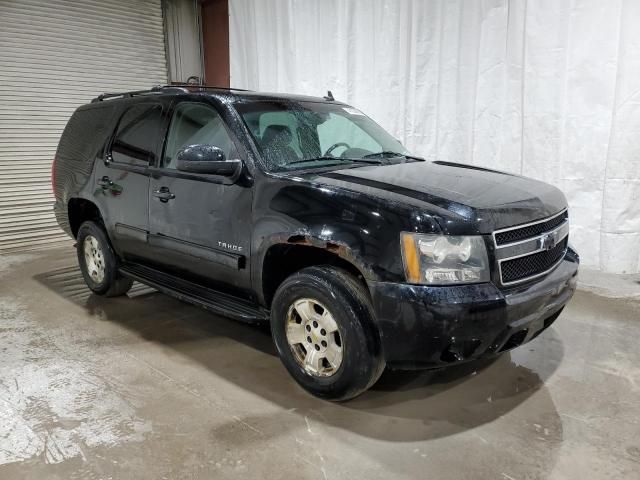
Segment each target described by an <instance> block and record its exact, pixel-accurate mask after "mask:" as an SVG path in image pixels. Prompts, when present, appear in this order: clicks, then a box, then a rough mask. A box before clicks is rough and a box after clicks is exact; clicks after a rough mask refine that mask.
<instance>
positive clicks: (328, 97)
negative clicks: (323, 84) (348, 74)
mask: <svg viewBox="0 0 640 480" xmlns="http://www.w3.org/2000/svg"><path fill="white" fill-rule="evenodd" d="M323 98H324V99H325V100H329V101H330V102H333V101H335V98H333V93H331V90H327V96H326V97H323Z"/></svg>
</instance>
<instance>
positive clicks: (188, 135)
mask: <svg viewBox="0 0 640 480" xmlns="http://www.w3.org/2000/svg"><path fill="white" fill-rule="evenodd" d="M195 144H207V145H214V146H216V147H218V148H220V149H221V150H222V151H223V152H224V154H225V158H227V159H234V158H238V148H237V147H236V144H235V143H234V141H233V139H232V135H231V133H230V131H229V130H228V128H227V126H226V125H225V122H224V121H223V119H222V117H221V116H220V115H219V114H218V112H217V111H216V110H215V109H214V108H213V106H211V105H209V104H205V103H198V102H189V101H183V102H180V103H178V104H177V105H176V106H175V108H174V111H173V114H172V118H171V123H170V125H169V131H168V134H167V139H166V144H165V151H164V154H163V156H162V158H161V161H160V164H159V165H158V168H157V169H154V170H153V173H152V176H151V181H150V186H149V227H150V228H149V244H150V246H151V247H152V251H154V252H155V253H154V254H155V257H156V258H155V260H154V262H155V263H156V264H158V265H160V266H161V267H162V268H163V269H165V270H168V271H170V272H173V273H176V274H178V275H180V276H181V277H183V278H189V279H191V280H194V281H196V282H198V283H202V284H206V285H208V286H211V287H213V288H221V289H223V290H232V291H235V290H238V291H239V290H248V289H249V288H250V275H249V262H248V261H247V260H248V257H249V254H250V252H249V249H250V245H251V242H250V235H251V222H250V215H251V198H252V189H251V187H247V186H241V185H238V184H233V185H229V184H225V183H224V182H223V178H221V177H218V176H216V175H208V174H194V173H187V172H181V171H179V170H177V169H176V155H177V153H178V151H179V150H180V149H181V148H183V147H186V146H188V145H195Z"/></svg>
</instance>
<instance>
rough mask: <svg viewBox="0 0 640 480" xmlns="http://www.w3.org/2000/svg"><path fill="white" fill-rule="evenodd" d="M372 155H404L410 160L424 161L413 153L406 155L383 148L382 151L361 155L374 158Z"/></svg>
mask: <svg viewBox="0 0 640 480" xmlns="http://www.w3.org/2000/svg"><path fill="white" fill-rule="evenodd" d="M374 157H404V158H408V159H410V160H419V161H421V162H424V158H422V157H416V156H414V155H407V154H406V153H399V152H392V151H390V150H385V151H382V152H376V153H370V154H368V155H365V156H363V157H362V158H374Z"/></svg>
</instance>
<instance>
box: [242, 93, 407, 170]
mask: <svg viewBox="0 0 640 480" xmlns="http://www.w3.org/2000/svg"><path fill="white" fill-rule="evenodd" d="M234 106H235V108H236V110H237V111H238V113H240V116H241V117H242V118H243V120H244V122H245V124H246V125H247V127H248V128H249V131H250V132H251V135H252V136H253V138H254V140H255V142H256V144H257V146H258V148H259V150H260V152H261V154H262V158H263V159H264V164H265V167H266V169H267V170H269V171H271V172H282V171H290V170H298V169H303V168H318V167H327V166H332V165H338V166H340V165H344V164H358V163H362V164H375V163H382V162H383V161H384V159H385V158H393V157H399V156H402V155H405V154H408V152H407V150H406V149H405V148H404V147H403V146H402V144H401V143H400V142H399V141H398V140H396V139H395V138H393V137H392V136H391V135H390V134H389V133H387V132H386V131H385V130H384V129H383V128H382V127H381V126H380V125H378V124H377V123H375V122H374V121H373V120H371V119H370V118H369V117H367V116H366V115H364V114H363V113H362V112H360V111H359V110H357V109H355V108H352V107H349V106H346V105H336V104H332V103H320V102H292V101H269V102H266V101H265V102H247V103H236V104H235V105H234Z"/></svg>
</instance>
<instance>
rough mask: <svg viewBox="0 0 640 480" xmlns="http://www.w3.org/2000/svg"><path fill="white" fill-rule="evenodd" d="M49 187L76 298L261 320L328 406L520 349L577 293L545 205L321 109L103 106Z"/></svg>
mask: <svg viewBox="0 0 640 480" xmlns="http://www.w3.org/2000/svg"><path fill="white" fill-rule="evenodd" d="M53 186H54V192H55V197H56V203H55V213H56V217H57V219H58V222H59V223H60V225H61V226H62V228H63V229H64V230H65V231H66V232H67V233H68V234H69V235H71V236H73V237H74V238H75V239H76V240H77V251H78V261H79V263H80V267H81V269H82V272H83V275H84V278H85V280H86V282H87V285H88V286H89V288H91V290H93V291H94V292H95V293H97V294H100V295H107V296H113V295H121V294H124V293H125V292H127V290H128V289H129V288H130V287H131V283H132V281H133V280H138V281H140V282H143V283H145V284H148V285H150V286H152V287H155V288H156V289H158V290H160V291H161V292H165V293H168V294H170V295H174V296H176V297H177V298H179V299H182V300H185V301H187V302H192V303H195V304H198V305H201V306H203V307H205V308H207V309H209V310H211V311H213V312H216V313H218V314H222V315H226V316H229V317H232V318H236V319H238V320H242V321H246V322H270V323H271V331H272V334H273V339H274V342H275V345H276V347H277V350H278V353H279V354H280V358H281V359H282V362H283V363H284V365H285V366H286V368H287V369H288V370H289V373H290V374H291V375H292V376H293V377H294V378H295V379H296V381H297V382H298V383H299V384H300V385H302V387H304V388H305V389H307V390H308V391H310V392H312V393H313V394H315V395H318V396H320V397H323V398H326V399H331V400H346V399H349V398H352V397H354V396H356V395H358V394H359V393H361V392H363V391H364V390H366V389H367V388H369V387H370V386H371V385H372V384H373V383H374V382H375V381H376V380H377V379H378V377H379V376H380V374H381V373H382V371H383V369H384V368H385V366H386V365H389V366H390V367H395V368H433V367H441V366H445V365H450V364H455V363H459V362H464V361H467V360H470V359H475V358H480V357H490V356H493V355H497V354H498V353H500V352H504V351H507V350H509V349H512V348H514V347H517V346H518V345H521V344H523V343H525V342H528V341H529V340H531V339H533V338H535V337H536V335H538V334H540V332H542V331H543V330H544V329H545V328H547V327H548V326H549V325H551V323H552V322H553V321H554V320H555V319H556V318H557V317H558V315H559V314H560V312H561V311H562V309H563V307H564V306H565V304H566V303H567V302H568V301H569V299H570V298H571V296H572V294H573V292H574V290H575V287H576V274H577V271H578V262H579V260H578V255H577V254H576V252H575V251H574V250H573V249H572V248H571V247H570V246H569V244H568V232H569V220H568V212H567V203H566V200H565V197H564V195H563V194H562V193H561V192H560V191H559V190H558V189H557V188H555V187H552V186H550V185H547V184H545V183H542V182H539V181H536V180H532V179H528V178H524V177H521V176H517V175H511V174H507V173H503V172H497V171H493V170H488V169H485V168H480V167H475V166H471V165H463V164H457V163H449V162H443V161H433V162H431V161H425V160H424V159H421V158H418V157H415V156H412V155H411V154H409V152H408V151H407V150H406V149H405V148H404V147H403V146H402V144H401V143H400V142H398V141H397V140H396V139H395V138H393V137H392V136H391V135H389V134H388V133H387V132H386V131H384V130H383V129H382V128H381V127H380V126H378V125H377V124H376V123H374V122H373V121H372V120H371V119H370V118H368V117H367V116H366V115H364V114H363V113H362V112H360V111H359V110H357V109H355V108H353V107H350V106H349V105H345V104H344V103H340V102H337V101H335V100H334V99H333V97H332V96H331V95H328V96H327V97H324V98H315V97H304V96H294V95H280V94H266V93H256V92H247V91H241V90H233V89H221V88H210V87H175V86H171V87H155V88H153V89H151V90H147V91H138V92H126V93H120V94H104V95H100V96H99V97H97V98H95V99H94V100H93V101H92V102H91V103H90V104H87V105H84V106H82V107H80V108H78V109H77V110H76V112H75V113H74V114H73V116H72V117H71V119H70V120H69V123H68V124H67V127H66V128H65V130H64V133H63V134H62V138H61V140H60V145H59V146H58V151H57V153H56V158H55V161H54V167H53Z"/></svg>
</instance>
